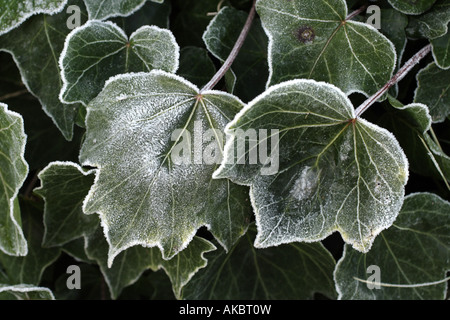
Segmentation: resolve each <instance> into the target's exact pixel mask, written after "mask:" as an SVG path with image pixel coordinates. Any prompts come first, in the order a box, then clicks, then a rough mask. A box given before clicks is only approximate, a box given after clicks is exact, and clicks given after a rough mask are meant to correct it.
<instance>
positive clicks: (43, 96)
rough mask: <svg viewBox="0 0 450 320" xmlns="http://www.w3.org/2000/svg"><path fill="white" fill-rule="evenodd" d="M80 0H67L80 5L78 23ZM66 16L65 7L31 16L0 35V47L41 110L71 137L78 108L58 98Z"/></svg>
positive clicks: (65, 33) (67, 30)
mask: <svg viewBox="0 0 450 320" xmlns="http://www.w3.org/2000/svg"><path fill="white" fill-rule="evenodd" d="M82 4H83V3H82V2H81V0H71V1H69V2H68V5H77V6H79V7H80V9H81V23H84V21H85V15H84V14H83V13H84V12H83V10H84V9H82V8H83V5H82ZM69 17H70V15H69V14H67V13H66V12H65V11H63V12H61V13H59V14H56V15H53V16H49V15H44V14H41V15H38V16H34V17H32V18H31V19H29V20H28V21H26V22H25V23H23V24H22V25H21V26H20V27H19V28H17V29H15V30H13V31H11V32H9V33H7V34H5V35H3V36H1V37H0V50H4V51H7V52H9V53H10V54H12V55H13V57H14V60H15V62H16V64H17V66H18V68H19V70H20V74H21V76H22V80H23V82H24V84H25V86H26V87H27V89H28V90H29V91H30V92H31V93H32V94H33V95H34V96H36V97H37V98H38V99H39V101H40V103H41V104H42V107H43V109H44V111H45V112H46V113H47V115H48V116H50V117H51V118H52V120H53V122H54V123H55V125H56V126H57V127H58V129H59V130H60V131H61V132H62V134H63V135H64V137H65V138H66V139H67V140H71V139H72V137H73V125H74V119H75V115H76V114H77V108H78V106H77V105H70V106H68V105H65V104H63V103H61V102H60V101H59V98H58V94H59V92H60V90H61V87H62V80H61V76H60V69H59V65H58V58H59V54H60V52H61V51H62V49H63V46H64V40H65V39H66V35H67V34H69V32H70V30H69V29H68V28H67V25H66V23H67V19H68V18H69ZM30 57H33V58H32V59H30Z"/></svg>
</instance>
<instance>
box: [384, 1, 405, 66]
mask: <svg viewBox="0 0 450 320" xmlns="http://www.w3.org/2000/svg"><path fill="white" fill-rule="evenodd" d="M407 26H408V17H407V16H406V15H404V14H402V13H400V12H398V11H396V10H393V9H381V29H380V32H382V33H383V34H384V35H385V36H386V37H387V38H388V39H389V40H391V42H392V44H393V45H394V47H395V51H396V52H397V69H398V68H400V66H401V63H402V57H403V52H404V51H405V47H406V43H407V38H406V31H405V29H406V27H407Z"/></svg>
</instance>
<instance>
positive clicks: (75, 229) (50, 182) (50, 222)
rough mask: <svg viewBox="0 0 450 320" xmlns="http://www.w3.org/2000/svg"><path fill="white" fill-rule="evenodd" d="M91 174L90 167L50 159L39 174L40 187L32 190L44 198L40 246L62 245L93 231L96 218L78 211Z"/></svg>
mask: <svg viewBox="0 0 450 320" xmlns="http://www.w3.org/2000/svg"><path fill="white" fill-rule="evenodd" d="M94 177H95V175H94V171H93V170H90V171H87V170H83V169H82V168H81V167H80V166H78V165H77V164H75V163H72V162H52V163H50V164H49V165H48V166H47V167H46V168H44V169H43V170H42V171H41V172H40V173H39V179H40V180H41V186H40V187H39V188H38V189H35V190H34V192H35V193H36V194H38V195H40V196H42V197H43V198H44V200H45V211H44V225H45V235H44V239H43V245H44V246H46V247H54V246H62V245H63V244H65V243H67V242H70V241H71V240H74V239H76V238H79V237H82V236H83V235H87V234H90V233H92V232H94V230H95V229H96V227H97V224H98V219H97V217H94V216H89V215H85V214H84V213H83V210H82V206H83V201H84V198H86V196H87V194H88V192H89V189H90V188H91V186H92V185H93V183H94Z"/></svg>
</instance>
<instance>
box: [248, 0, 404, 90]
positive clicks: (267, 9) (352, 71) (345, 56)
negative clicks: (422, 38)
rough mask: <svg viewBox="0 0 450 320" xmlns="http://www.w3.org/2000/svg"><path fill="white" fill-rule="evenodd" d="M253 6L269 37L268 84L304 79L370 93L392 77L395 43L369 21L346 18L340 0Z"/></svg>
mask: <svg viewBox="0 0 450 320" xmlns="http://www.w3.org/2000/svg"><path fill="white" fill-rule="evenodd" d="M257 11H258V13H259V15H260V17H261V20H262V23H263V27H264V28H265V30H266V33H267V34H268V36H269V66H270V78H269V82H268V84H269V85H273V84H277V83H280V82H283V81H286V80H292V79H298V78H302V79H305V78H306V79H314V80H318V81H326V82H328V83H331V84H334V85H336V86H337V87H339V88H340V89H341V90H343V91H344V92H345V93H347V94H349V93H351V92H355V91H357V92H363V93H364V94H366V95H370V94H373V93H375V92H376V91H377V90H378V89H379V88H381V87H382V86H383V85H384V84H385V83H386V82H387V81H388V80H389V79H390V78H391V75H392V72H393V70H394V66H395V61H396V53H395V49H394V46H393V45H392V43H391V42H390V41H389V40H388V39H387V38H386V37H385V36H383V35H382V34H381V33H379V32H378V31H377V30H376V29H374V28H373V27H371V26H369V25H368V24H365V23H361V22H356V21H347V20H346V17H347V6H346V3H345V1H343V0H327V1H309V2H307V3H305V2H304V1H300V0H293V1H278V0H259V1H258V2H257Z"/></svg>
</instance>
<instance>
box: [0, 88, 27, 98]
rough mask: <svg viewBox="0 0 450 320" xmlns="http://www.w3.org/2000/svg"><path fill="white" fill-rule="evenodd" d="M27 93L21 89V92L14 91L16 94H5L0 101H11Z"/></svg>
mask: <svg viewBox="0 0 450 320" xmlns="http://www.w3.org/2000/svg"><path fill="white" fill-rule="evenodd" d="M27 92H28V90H27V89H23V90H19V91H16V92H11V93H8V94H5V95H4V96H1V97H0V101H4V100H8V99H11V98H15V97H18V96H21V95H23V94H25V93H27Z"/></svg>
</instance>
